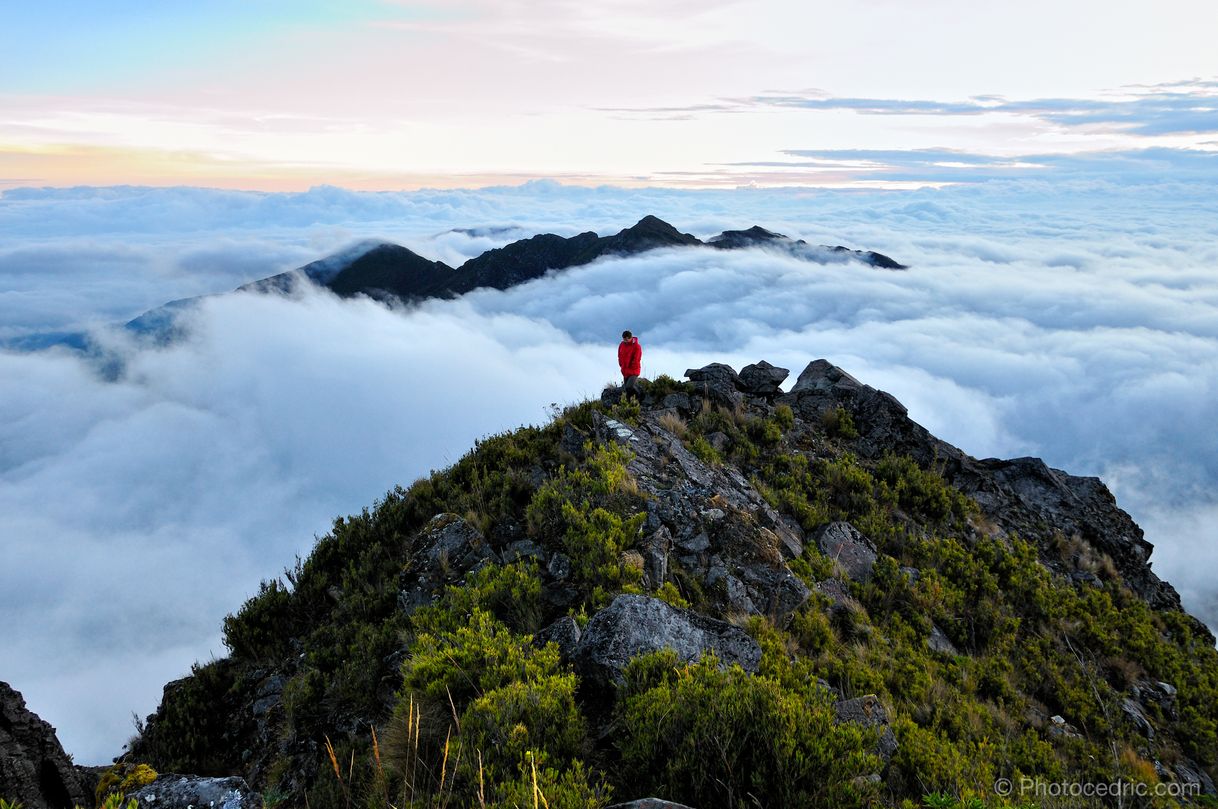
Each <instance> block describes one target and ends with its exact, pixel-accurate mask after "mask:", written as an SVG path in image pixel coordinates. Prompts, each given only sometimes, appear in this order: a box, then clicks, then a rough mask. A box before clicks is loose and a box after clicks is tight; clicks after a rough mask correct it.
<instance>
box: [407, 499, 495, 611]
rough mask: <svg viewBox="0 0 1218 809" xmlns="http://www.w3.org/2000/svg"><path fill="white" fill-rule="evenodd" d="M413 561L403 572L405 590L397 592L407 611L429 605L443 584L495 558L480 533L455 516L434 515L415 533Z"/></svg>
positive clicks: (453, 580)
mask: <svg viewBox="0 0 1218 809" xmlns="http://www.w3.org/2000/svg"><path fill="white" fill-rule="evenodd" d="M414 548H415V551H414V558H413V560H412V563H411V566H410V568H409V569H408V570H407V571H406V572H405V576H404V578H405V581H406V582H407V583H408V584H407V586H406V587H404V588H403V589H402V591H401V592H399V593H398V606H399V607H400V608H401V609H403V610H405V611H406V612H411V611H413V610H415V609H416V608H418V607H420V606H422V605H423V604H427V603H430V602H431V600H432V599H433V598H434V597H435V595H436V593H437V592H438V591H439V590H440V589H441V588H442V587H443V586H444V585H445V584H446V583H451V582H455V581H457V580H459V579H460V578H461V577H462V576H463V575H465V574H466V573H468V572H469V571H471V570H473V569H475V568H476V567H479V566H481V565H483V564H486V563H488V562H493V563H498V562H499V561H500V559H499V556H498V555H497V554H496V553H495V551H494V550H493V549H492V548H491V546H490V543H488V542H487V541H486V538H485V537H483V536H482V533H481V532H480V531H479V530H478V529H477V528H474V527H473V526H472V525H470V524H469V523H467V522H466V521H465V520H464V519H462V518H461V517H459V516H457V515H456V514H437V515H436V516H435V517H432V518H431V521H430V522H428V523H427V525H425V526H424V527H423V530H422V531H420V532H419V535H418V537H417V538H416V539H415V543H414Z"/></svg>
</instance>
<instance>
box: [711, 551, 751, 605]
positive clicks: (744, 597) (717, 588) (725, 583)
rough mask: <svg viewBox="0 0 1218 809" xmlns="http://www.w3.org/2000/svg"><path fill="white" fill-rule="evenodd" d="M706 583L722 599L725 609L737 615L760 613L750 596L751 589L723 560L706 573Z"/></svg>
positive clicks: (718, 561) (716, 562) (715, 563)
mask: <svg viewBox="0 0 1218 809" xmlns="http://www.w3.org/2000/svg"><path fill="white" fill-rule="evenodd" d="M706 584H707V586H708V587H710V589H711V590H712V591H713V592H717V593H718V595H719V596H720V598H721V599H722V603H723V607H724V611H725V612H728V613H736V614H737V615H760V614H761V610H759V609H757V605H756V604H754V603H753V599H752V598H750V597H749V589H748V587H746V586H745V584H744V582H742V581H741V580H740V579H739V578H737V577H736V576H735V575H733V574H732V573H730V572H728V569H727V568H726V567H724V565H723V562H722V560H718V559H717V560H716V561H715V562H714V563H713V564H712V565H711V569H710V572H709V573H707V574H706Z"/></svg>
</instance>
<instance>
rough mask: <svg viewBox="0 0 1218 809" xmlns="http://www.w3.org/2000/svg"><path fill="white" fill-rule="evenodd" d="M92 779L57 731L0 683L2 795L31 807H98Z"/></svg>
mask: <svg viewBox="0 0 1218 809" xmlns="http://www.w3.org/2000/svg"><path fill="white" fill-rule="evenodd" d="M85 784H86V780H85V779H84V778H83V777H82V775H81V773H79V772H78V771H77V769H76V767H75V765H73V764H72V762H71V760H69V759H68V756H67V754H66V753H64V751H63V747H62V746H61V745H60V744H59V739H58V738H56V736H55V728H53V727H51V725H50V724H49V723H48V722H45V721H43V720H42V719H40V718H39V717H38V716H37V715H36V714H34V713H32V712H31V711H30V710H29V708H27V707H26V705H25V700H24V699H23V698H22V696H21V694H20V693H18V692H17V691H16V690H14V689H13V688H11V687H10V686H9V685H8V683H2V682H0V797H2V798H5V799H6V800H9V801H15V802H18V803H21V804H23V805H24V806H25V807H26V809H71V807H73V806H75V805H77V804H79V805H81V806H92V805H93V796H92V795H91V794H90V790H89V789H88V788H87V787H86V785H85Z"/></svg>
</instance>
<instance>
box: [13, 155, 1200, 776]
mask: <svg viewBox="0 0 1218 809" xmlns="http://www.w3.org/2000/svg"><path fill="white" fill-rule="evenodd" d="M1208 190H1209V189H1208V187H1207V184H1206V183H1205V182H1193V183H1189V182H1187V181H1186V180H1184V179H1181V178H1166V179H1164V180H1162V181H1161V182H1158V183H1156V184H1154V185H1140V186H1136V187H1134V186H1122V185H1119V184H1113V183H1107V182H1102V181H1096V180H1095V179H1086V180H1083V179H1080V180H1078V181H1074V182H1069V183H1059V184H1056V185H1053V186H1049V185H1046V184H1045V183H1043V182H1040V181H1033V180H1028V181H1023V182H1006V183H987V184H984V185H981V186H977V187H972V188H956V189H950V190H943V191H930V190H924V191H918V192H909V193H886V194H848V195H846V194H832V193H827V192H806V191H779V192H755V191H739V192H706V193H677V192H666V191H656V190H646V191H641V192H627V191H621V190H617V189H610V188H602V189H578V188H566V187H561V186H557V185H554V184H550V183H538V184H531V185H528V186H525V187H522V188H504V189H489V190H484V191H480V192H439V191H436V192H419V193H412V194H355V193H351V192H345V191H340V190H338V189H317V190H315V191H312V192H309V193H306V194H293V195H265V194H227V193H223V192H202V191H197V190H191V189H168V190H164V191H149V190H147V189H108V190H102V191H94V190H88V189H74V190H70V191H39V192H34V191H25V192H21V193H20V194H13V193H12V192H10V193H9V194H6V195H5V196H4V197H3V198H0V234H7V235H8V236H10V237H12V238H10V239H9V240H8V244H9V245H11V246H10V247H8V248H6V250H5V251H3V252H0V290H3V292H0V305H2V306H4V307H5V308H4V309H3V312H4V319H3V322H4V323H5V328H6V329H8V330H10V332H20V333H27V334H28V333H31V332H33V331H37V330H51V329H59V328H68V327H71V328H75V327H79V326H81V325H85V324H90V323H96V322H99V321H106V320H110V319H115V318H116V316H117V319H124V318H125V317H128V316H130V315H133V314H137V313H138V312H139V311H140V310H141V309H142V308H146V307H147V306H148V305H154V304H155V303H160V302H162V301H163V300H165V299H169V298H174V297H182V296H184V295H189V294H197V293H198V292H199V291H220V290H224V289H229V288H232V287H233V286H236V285H237V284H238V283H242V282H245V281H248V280H252V279H253V278H255V277H259V276H262V275H267V274H270V273H271V272H274V271H277V270H278V269H281V268H282V267H284V266H292V265H294V264H296V263H303V261H304V260H308V259H311V258H314V257H316V256H317V255H318V254H319V253H320V252H324V251H325V250H328V249H331V248H332V247H337V246H341V245H342V244H345V243H348V242H350V241H353V240H355V239H359V238H366V237H383V238H393V239H395V240H398V241H402V242H405V243H407V244H409V245H411V246H412V247H414V248H415V249H417V250H419V251H420V252H422V253H424V254H425V255H429V256H431V257H437V258H443V259H445V260H446V261H449V262H450V263H456V262H458V261H459V260H460V257H461V256H467V255H472V254H476V253H477V252H480V251H481V250H482V249H485V248H486V247H488V246H493V245H495V244H498V243H502V242H503V241H507V240H509V239H511V238H514V237H515V235H517V234H518V232H519V231H518V230H516V228H519V229H522V230H523V231H524V232H529V233H531V232H535V231H539V230H555V231H558V232H562V233H568V234H569V233H573V232H577V231H579V230H585V229H595V230H599V231H601V232H612V231H613V230H616V229H618V228H621V227H624V226H627V225H629V224H631V223H633V221H635V220H636V219H638V218H639V217H641V216H642V215H643V214H645V213H656V214H658V215H660V216H662V217H664V218H666V219H668V220H670V221H672V222H673V223H674V224H676V225H677V226H678V227H679V228H681V229H682V230H688V231H691V232H693V233H695V234H697V235H700V236H707V235H710V234H713V233H715V232H718V231H719V230H721V229H723V228H725V227H744V226H748V225H751V224H753V223H755V222H756V223H759V224H762V225H764V226H767V227H770V228H773V229H777V230H780V231H783V232H785V233H787V234H788V235H791V236H794V237H803V238H807V239H808V240H809V241H811V242H814V243H829V244H836V243H841V244H845V245H846V246H848V247H853V248H862V249H875V250H879V251H881V252H884V253H887V254H889V255H892V256H893V257H894V258H897V259H898V260H901V261H903V262H906V263H909V264H912V265H913V268H912V269H911V270H910V271H908V272H904V273H891V272H884V271H877V270H871V269H867V268H863V267H855V266H848V265H831V266H825V267H821V266H817V265H809V264H807V263H805V262H801V261H797V260H792V259H790V258H789V257H783V256H781V255H774V254H769V253H765V252H759V251H752V252H742V253H722V252H717V251H716V252H712V251H656V252H652V253H648V254H644V255H641V256H636V257H632V258H628V259H611V260H607V261H603V262H599V263H597V264H594V265H591V266H588V267H584V268H578V269H575V270H570V271H566V272H564V273H560V274H558V275H556V276H553V277H550V278H546V279H542V280H539V281H537V282H534V283H531V284H529V285H526V286H522V287H518V288H515V289H512V290H508V291H506V292H488V291H481V292H476V293H474V294H472V295H469V296H467V297H466V298H464V299H462V300H460V301H454V302H431V303H429V304H427V305H424V306H422V307H419V308H415V309H411V310H392V309H389V308H386V307H384V306H382V305H379V304H376V303H373V302H370V301H366V300H351V301H340V300H337V299H335V298H333V297H331V296H329V295H326V294H321V293H316V294H308V295H305V296H303V297H301V298H299V299H294V300H289V299H283V298H274V297H261V296H254V295H233V296H223V297H217V298H213V299H210V300H209V301H207V302H206V303H205V305H204V306H203V307H202V308H201V309H200V310H199V311H198V313H197V314H196V315H195V316H194V318H193V321H192V329H191V337H190V339H188V340H186V341H184V342H182V343H179V344H176V345H173V346H169V347H160V348H148V347H139V346H136V345H132V344H130V343H128V342H126V341H125V338H123V337H122V336H121V335H117V334H113V333H106V332H101V333H100V334H101V339H103V340H105V341H107V345H108V346H109V347H110V349H111V350H112V351H114V352H116V353H119V354H121V355H122V356H123V357H124V358H125V359H126V363H127V371H126V373H125V375H124V376H123V377H122V378H121V379H120V380H118V381H106V379H104V378H103V377H102V376H101V375H99V373H98V371H97V369H95V368H93V367H91V366H90V365H88V364H87V363H86V362H84V361H82V360H81V359H80V358H79V357H77V356H75V355H72V354H70V353H68V352H64V351H51V352H38V353H17V352H11V351H10V352H0V389H3V390H4V391H5V394H4V396H3V397H0V510H2V511H3V513H5V514H6V515H7V516H8V519H7V520H6V521H5V525H4V526H3V528H0V532H2V536H0V544H2V547H3V549H4V557H5V564H4V565H2V566H0V588H3V589H4V591H5V592H6V593H8V594H10V598H9V599H7V600H6V604H7V606H6V616H5V617H6V620H5V621H3V622H0V647H2V648H4V649H5V650H6V651H9V650H11V651H10V653H9V654H7V655H6V659H5V668H4V670H3V671H0V678H4V679H5V680H7V681H9V682H11V683H12V684H13V685H14V686H15V687H17V688H18V689H19V690H22V691H23V692H25V694H26V697H27V699H28V701H29V702H30V704H31V706H32V707H33V708H34V710H36V711H38V712H39V713H41V714H43V715H44V716H45V717H47V718H48V719H49V720H50V721H52V723H53V724H55V725H56V726H57V727H58V728H59V730H60V732H61V735H62V738H63V740H64V742H65V745H66V746H67V747H68V749H69V750H70V751H72V752H74V753H75V754H76V756H77V760H78V761H82V762H93V761H101V760H103V759H105V758H108V757H109V756H111V755H114V754H116V753H118V752H119V747H120V746H121V744H122V742H123V741H124V740H125V738H126V736H127V735H129V733H130V731H131V728H130V723H129V717H130V713H131V712H132V711H133V710H134V711H137V712H138V713H140V714H144V713H147V712H149V711H150V710H151V709H152V708H153V707H154V706H155V704H156V701H157V699H158V698H159V689H160V686H161V685H163V684H164V683H165V682H166V681H167V680H169V679H172V678H174V677H176V676H180V675H181V674H183V673H185V671H186V670H187V669H188V667H189V664H190V663H191V662H192V661H193V660H195V659H206V658H207V657H208V656H209V655H210V654H221V653H222V652H223V649H222V647H221V646H220V644H219V637H218V628H219V625H220V620H221V618H222V617H223V615H224V613H225V612H228V611H231V610H233V609H235V608H237V607H238V606H239V605H240V603H241V601H242V600H243V599H244V598H246V597H248V595H249V594H250V593H252V592H253V591H254V590H255V589H256V587H257V583H258V581H259V579H261V578H266V577H270V576H274V575H276V573H277V572H279V571H280V570H282V568H283V567H285V566H287V565H289V564H290V563H291V562H292V559H293V557H294V555H295V554H297V553H299V554H305V553H307V552H308V550H309V548H310V547H311V544H312V537H313V536H314V535H317V534H320V533H324V531H325V530H326V529H327V527H328V525H329V522H330V520H331V519H332V518H333V517H334V516H336V515H339V514H343V513H348V512H351V511H356V510H358V509H360V508H362V507H363V506H364V505H367V504H369V503H370V502H371V501H372V500H374V499H375V498H377V497H378V496H380V495H381V494H383V493H384V491H385V490H387V489H388V488H390V487H391V486H393V485H394V484H397V483H404V484H405V483H409V482H410V481H411V480H413V479H414V478H415V477H417V476H419V475H423V474H426V473H427V472H428V471H429V470H430V469H432V468H437V467H442V466H444V465H446V464H448V463H450V462H452V461H454V460H456V458H457V457H459V456H460V455H461V454H463V453H464V452H465V451H466V450H467V449H468V448H469V447H470V446H471V444H472V442H473V441H474V440H475V439H476V438H478V437H480V436H483V435H485V434H487V433H490V432H495V431H499V430H503V429H508V428H511V427H514V426H516V425H519V424H521V423H526V422H537V421H541V420H543V419H544V418H545V416H546V412H547V407H548V406H549V405H550V403H552V402H559V403H563V402H569V401H573V400H576V399H578V398H582V397H585V396H589V395H595V394H596V393H597V392H599V389H600V386H601V385H602V384H603V383H604V382H605V381H608V380H609V379H611V378H612V377H613V376H614V373H615V370H616V369H615V366H614V353H613V352H614V344H615V338H614V335H615V334H618V333H620V331H621V329H622V328H631V329H633V330H635V331H636V332H637V333H639V334H641V335H642V338H643V342H644V345H645V348H646V353H645V356H644V372H645V373H646V374H649V375H654V374H656V373H660V372H667V373H671V374H674V375H680V374H681V373H682V372H683V371H684V370H685V368H687V367H691V366H696V365H700V364H703V363H704V362H708V361H714V360H719V361H728V362H732V363H733V364H735V365H737V366H739V365H742V364H744V363H747V362H752V361H756V360H758V359H763V358H764V359H767V360H769V361H771V362H774V363H777V364H782V365H786V366H787V367H790V368H791V369H792V370H793V371H794V372H796V373H798V371H799V370H800V369H801V368H802V367H803V364H804V363H806V362H807V361H809V360H810V359H812V358H815V357H822V356H823V357H827V358H829V359H830V360H832V361H834V362H836V363H838V364H840V365H842V366H844V367H845V368H847V370H849V371H851V372H852V373H854V374H855V375H856V376H858V377H860V378H861V379H863V380H864V381H866V382H868V383H870V384H873V385H875V386H877V387H881V388H884V389H886V390H889V391H891V392H892V393H894V394H895V395H896V396H898V398H900V399H901V400H902V401H903V402H905V404H906V405H907V406H909V408H910V412H911V415H912V416H913V417H914V418H915V419H917V420H918V421H920V422H921V423H923V424H925V425H926V426H927V427H928V428H930V429H931V430H932V431H934V432H935V433H937V434H938V435H940V436H942V437H944V438H945V439H947V440H950V441H952V442H953V443H956V444H958V445H959V446H961V447H962V448H963V449H965V450H966V451H968V452H970V453H972V454H974V455H978V456H985V455H1000V456H1013V455H1021V454H1037V455H1042V456H1044V457H1045V458H1046V459H1047V460H1048V461H1049V462H1050V463H1051V464H1053V465H1055V466H1059V467H1061V468H1065V469H1067V470H1069V471H1071V472H1074V473H1077V474H1100V475H1102V476H1103V477H1104V478H1105V480H1106V481H1107V482H1108V483H1109V484H1110V485H1111V486H1112V487H1113V488H1114V490H1115V491H1116V493H1117V495H1118V498H1119V500H1120V503H1121V504H1122V505H1123V506H1124V507H1125V508H1126V509H1128V510H1130V511H1131V513H1133V514H1134V516H1135V518H1137V519H1139V520H1140V521H1141V522H1142V524H1143V526H1144V527H1145V528H1146V529H1147V531H1148V537H1149V538H1150V540H1151V541H1152V542H1154V543H1155V544H1156V545H1157V546H1158V547H1157V550H1156V552H1155V557H1154V559H1155V564H1156V569H1157V570H1158V571H1159V572H1160V574H1161V575H1165V576H1166V577H1167V578H1168V579H1169V580H1171V581H1172V582H1173V583H1175V584H1176V585H1177V586H1178V587H1179V588H1180V589H1181V590H1182V592H1183V594H1184V595H1185V598H1186V603H1187V604H1188V605H1189V606H1190V607H1191V608H1192V609H1193V610H1194V611H1196V612H1198V613H1199V614H1202V615H1203V616H1204V617H1206V618H1207V620H1209V621H1210V622H1211V624H1214V623H1218V612H1216V611H1215V606H1216V605H1215V600H1214V594H1213V590H1212V584H1211V581H1212V578H1213V577H1212V575H1211V571H1212V570H1213V569H1214V565H1215V562H1216V561H1218V559H1216V556H1215V551H1213V550H1212V544H1213V543H1212V541H1211V539H1212V532H1211V529H1210V528H1209V526H1211V525H1212V524H1213V520H1212V519H1211V518H1212V517H1213V516H1214V515H1215V512H1216V511H1218V501H1215V499H1214V496H1213V494H1212V492H1213V491H1214V490H1215V485H1214V484H1215V483H1216V482H1218V461H1216V460H1215V459H1218V438H1216V437H1215V434H1214V431H1213V430H1212V425H1213V424H1214V423H1215V422H1216V421H1218V281H1216V280H1215V278H1214V276H1213V272H1212V267H1213V266H1214V264H1215V263H1216V262H1218V248H1216V247H1215V246H1214V245H1215V244H1218V238H1216V237H1218V232H1216V228H1218V225H1216V224H1215V223H1216V222H1218V211H1216V210H1215V206H1216V205H1218V203H1216V202H1215V201H1214V199H1215V198H1214V197H1213V195H1212V194H1209V193H1208ZM139 211H144V212H146V213H147V215H146V216H138V215H136V213H137V212H139ZM493 226H502V227H506V228H508V229H507V230H502V231H498V230H491V229H487V228H490V227H493ZM454 227H462V228H467V227H475V228H484V229H482V230H477V231H475V232H473V233H463V232H453V231H452V228H454ZM56 251H58V252H56ZM268 268H269V269H268ZM156 296H161V297H160V299H157V300H150V299H151V298H153V297H156ZM133 299H136V300H133ZM34 300H39V301H49V302H50V303H47V304H45V305H41V306H40V305H35V304H34V303H32V301H34ZM99 695H101V696H100V697H99Z"/></svg>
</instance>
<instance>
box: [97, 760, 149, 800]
mask: <svg viewBox="0 0 1218 809" xmlns="http://www.w3.org/2000/svg"><path fill="white" fill-rule="evenodd" d="M156 779H157V771H156V770H154V769H152V768H151V767H149V766H148V765H147V764H130V763H120V764H115V765H114V766H112V767H110V769H108V770H106V771H105V772H104V773H102V775H101V778H100V779H98V782H97V787H96V788H95V789H94V790H93V797H94V799H95V800H96V801H97V804H98V805H99V806H101V805H104V804H105V803H106V801H107V800H110V799H115V800H117V802H118V803H120V804H121V803H122V801H123V799H124V796H125V795H126V793H128V792H134V791H135V790H137V789H139V788H140V787H144V786H147V785H148V784H151V783H152V782H153V781H155V780H156Z"/></svg>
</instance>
